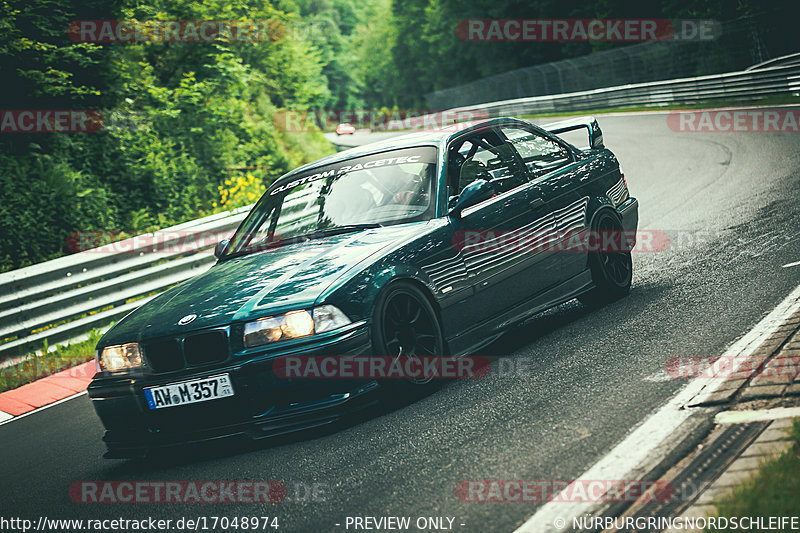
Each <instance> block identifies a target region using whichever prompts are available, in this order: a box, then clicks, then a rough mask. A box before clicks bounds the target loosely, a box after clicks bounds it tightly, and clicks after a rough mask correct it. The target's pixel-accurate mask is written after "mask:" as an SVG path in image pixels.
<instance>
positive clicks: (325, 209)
mask: <svg viewBox="0 0 800 533" xmlns="http://www.w3.org/2000/svg"><path fill="white" fill-rule="evenodd" d="M436 154H437V150H436V148H434V147H419V148H410V149H402V150H392V151H387V152H382V153H379V154H373V155H370V156H364V157H358V158H353V159H347V160H344V161H339V162H337V163H333V164H330V165H326V166H323V167H316V168H314V169H311V170H309V171H307V172H304V173H300V174H297V175H296V176H293V177H292V178H291V179H289V180H288V181H287V180H282V181H280V182H278V183H277V184H275V185H273V186H272V187H270V188H269V189H268V190H267V192H266V193H265V194H264V196H262V198H261V199H260V200H259V201H258V203H257V204H256V206H255V207H254V208H253V210H252V211H251V212H250V214H249V215H248V216H247V218H246V219H245V220H244V222H243V223H242V224H241V226H240V227H239V229H238V230H237V231H236V234H235V235H234V236H233V238H232V239H231V243H230V245H228V246H227V248H226V252H225V255H226V256H230V255H241V254H245V253H249V252H253V251H258V250H262V249H265V248H270V247H272V246H278V245H280V244H285V243H288V242H295V241H297V240H302V239H305V238H314V237H319V236H324V235H329V234H332V233H342V232H346V231H355V230H358V229H363V228H367V227H377V226H387V225H392V224H400V223H404V222H416V221H421V220H428V219H430V218H432V216H433V213H434V207H435V206H434V204H435V202H434V199H435V190H434V189H435V183H436V180H435V176H436Z"/></svg>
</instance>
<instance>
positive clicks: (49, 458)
mask: <svg viewBox="0 0 800 533" xmlns="http://www.w3.org/2000/svg"><path fill="white" fill-rule="evenodd" d="M600 124H601V126H602V128H603V131H604V137H605V143H606V145H607V146H608V147H609V148H611V149H612V150H613V151H614V152H615V153H616V154H617V156H618V157H619V159H620V161H621V163H622V166H623V169H624V172H625V175H626V178H627V181H628V184H629V187H630V189H631V192H632V194H633V195H634V196H636V197H638V199H639V202H640V224H639V227H640V228H642V229H649V230H665V231H669V232H671V235H672V237H673V240H672V242H671V246H670V247H669V248H668V249H667V250H666V251H662V252H658V253H637V254H635V255H634V269H635V271H634V282H633V289H632V291H631V294H630V296H629V297H627V298H625V299H624V300H622V301H620V302H617V303H614V304H612V305H610V306H607V307H605V308H603V309H601V310H597V311H590V310H587V309H586V308H584V307H583V306H581V305H580V304H579V303H577V302H570V303H567V304H565V305H562V306H560V307H558V308H556V309H554V310H551V311H549V312H547V313H544V314H542V315H540V316H538V317H536V318H535V319H534V320H532V321H531V322H530V323H529V324H527V325H525V326H522V327H519V328H517V329H516V330H514V331H512V332H510V333H508V334H507V335H506V336H505V337H503V338H502V339H501V340H499V341H497V342H496V343H494V344H493V345H492V346H490V347H489V348H487V349H485V350H484V352H483V353H485V354H486V355H507V356H510V357H511V358H512V360H513V361H516V362H518V363H519V362H523V363H527V368H529V369H531V371H530V372H527V373H524V374H523V375H516V376H506V377H501V376H492V377H489V378H484V379H472V380H459V381H454V382H449V383H447V384H446V385H445V386H444V387H443V388H441V389H440V390H438V391H436V392H434V393H433V394H430V395H428V396H426V397H424V398H419V399H415V400H409V401H406V402H403V401H401V402H396V401H395V402H393V403H390V402H388V401H387V402H385V404H384V405H382V406H381V407H380V408H379V409H377V410H376V411H375V412H370V413H367V414H366V415H364V416H361V417H359V419H357V420H355V421H353V423H349V424H342V425H339V426H337V427H335V428H331V429H329V430H327V431H325V432H317V433H313V434H304V435H299V436H296V437H293V438H291V439H286V440H281V441H273V442H268V443H257V444H249V443H243V444H239V443H228V442H226V443H221V444H218V445H213V446H203V447H199V448H191V449H189V450H185V451H183V452H181V453H178V454H166V455H161V456H158V457H155V458H152V459H147V460H135V461H117V460H114V461H108V460H103V459H101V455H102V453H103V451H104V446H103V444H102V443H101V441H100V437H101V435H102V428H101V425H100V423H99V421H98V420H97V419H96V418H95V415H94V412H93V409H92V408H91V405H90V402H89V400H88V398H87V397H86V396H85V395H84V396H80V397H78V398H76V399H73V400H70V401H67V402H64V403H62V404H59V405H56V406H53V407H51V408H49V409H45V410H43V411H41V412H37V413H34V414H33V415H31V416H27V417H24V418H20V419H18V420H15V421H12V422H10V423H7V424H5V425H2V426H0V479H2V481H1V482H0V517H21V518H27V519H30V520H33V521H34V522H35V521H36V520H37V519H38V517H40V516H47V517H48V518H64V519H66V518H91V519H99V518H120V517H122V518H133V519H141V518H145V517H148V516H152V517H155V518H163V519H167V518H172V519H178V518H180V517H189V518H192V517H198V516H226V517H231V518H232V517H234V516H270V517H272V516H276V517H278V519H279V523H280V529H279V530H278V531H319V532H325V531H346V529H345V523H346V522H345V520H346V517H347V516H410V517H412V524H413V522H414V520H416V518H417V517H429V516H431V517H436V516H447V517H455V520H454V522H453V528H454V530H456V531H465V532H466V531H468V532H473V531H474V532H483V531H512V530H513V529H515V528H516V527H518V526H519V525H520V524H522V523H523V522H524V521H525V520H526V519H527V518H528V517H529V516H531V515H532V514H533V513H534V512H535V510H536V509H537V507H538V506H539V505H541V504H539V503H524V504H523V503H466V502H463V501H461V500H459V498H458V497H457V496H456V490H455V489H456V486H457V485H458V483H459V482H461V481H462V480H480V479H536V480H569V479H574V478H576V477H578V476H580V475H581V474H582V473H583V472H584V471H585V470H586V469H587V468H589V467H590V466H591V465H592V464H594V463H595V462H596V461H597V460H598V459H600V458H601V457H602V456H603V455H604V454H605V453H606V452H607V451H608V450H610V449H611V448H613V447H614V445H615V444H616V443H618V442H619V441H621V440H622V439H623V438H624V437H625V436H626V434H628V433H629V432H630V431H631V430H632V429H633V428H634V427H636V426H637V425H638V424H639V423H640V422H642V421H643V420H644V419H646V418H647V416H648V415H649V414H651V413H652V412H653V411H654V410H656V409H657V408H658V407H659V406H661V405H662V404H664V403H665V402H666V401H667V400H668V399H669V398H670V397H671V396H673V395H674V394H675V393H676V391H677V390H678V389H679V388H681V387H682V386H683V385H685V382H684V381H680V380H668V381H659V380H655V381H653V380H650V379H646V378H648V377H650V376H653V375H658V374H659V373H662V374H663V372H662V371H663V370H664V368H665V364H666V362H667V360H668V359H669V358H671V357H676V356H685V355H718V354H721V353H722V352H723V351H724V350H725V348H726V347H727V346H728V345H730V344H731V343H732V342H733V341H734V340H735V339H736V338H737V337H740V336H741V335H743V334H744V333H745V332H746V331H747V330H748V329H749V328H751V327H752V326H753V325H754V324H756V323H757V322H758V321H759V319H760V318H761V317H762V316H763V315H764V314H766V313H767V312H768V311H770V310H771V309H772V308H773V307H774V306H775V305H777V304H778V303H779V302H780V301H781V300H782V299H783V298H784V297H785V296H786V295H787V294H788V293H789V292H791V291H792V290H793V289H794V288H795V287H796V286H797V285H798V284H800V266H790V267H784V266H783V265H788V264H791V263H794V262H797V261H800V239H798V236H799V235H800V211H799V210H798V209H797V206H798V198H800V134H798V133H682V132H676V131H672V130H670V129H669V128H668V126H667V117H666V115H663V114H648V115H630V116H606V117H600ZM84 480H168V481H173V480H275V481H281V482H283V483H284V484H285V485H286V486H287V487H288V489H289V494H288V497H287V499H286V500H284V501H283V502H281V503H277V504H180V505H178V504H169V505H167V504H136V505H130V504H76V503H73V502H72V501H71V499H70V497H69V494H68V489H69V487H70V485H71V484H72V483H74V482H76V481H84ZM314 483H317V484H319V485H318V487H323V488H324V490H322V492H321V493H320V494H318V495H317V498H310V497H303V496H304V495H305V493H306V491H305V489H302V488H301V490H299V491H298V490H296V488H297V487H305V486H307V485H312V484H314ZM298 492H299V493H300V494H299V496H300V497H298V494H297V493H298ZM446 523H447V522H446V521H445V524H446ZM335 524H341V525H340V526H336V525H335ZM461 524H464V525H463V526H462V525H461ZM350 530H351V531H352V530H353V529H352V527H351V528H350Z"/></svg>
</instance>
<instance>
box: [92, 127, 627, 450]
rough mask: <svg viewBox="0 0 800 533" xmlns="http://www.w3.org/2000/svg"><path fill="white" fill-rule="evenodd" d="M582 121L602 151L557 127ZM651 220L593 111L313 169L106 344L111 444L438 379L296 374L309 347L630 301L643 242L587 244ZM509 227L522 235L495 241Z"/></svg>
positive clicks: (104, 405)
mask: <svg viewBox="0 0 800 533" xmlns="http://www.w3.org/2000/svg"><path fill="white" fill-rule="evenodd" d="M583 128H585V129H587V131H588V133H589V145H590V148H588V149H585V150H581V149H578V148H576V147H574V146H572V145H571V144H569V143H567V142H565V141H564V140H562V139H561V138H560V137H558V134H560V133H563V132H566V131H571V130H575V129H583ZM637 224H638V202H637V201H636V199H635V198H632V197H630V196H629V194H628V188H627V183H626V181H625V178H624V176H623V174H622V173H621V171H620V166H619V163H618V162H617V159H616V158H615V157H614V155H613V154H612V153H611V151H610V150H608V149H606V148H604V147H603V142H602V133H601V131H600V128H599V126H598V124H597V122H596V121H595V120H594V119H593V118H591V117H588V118H583V119H576V120H571V121H567V122H564V123H559V124H556V125H552V126H550V127H545V128H539V127H537V126H534V125H532V124H531V123H529V122H526V121H523V120H518V119H514V118H497V119H490V120H486V121H483V122H480V123H476V124H473V125H472V126H469V127H467V128H463V126H462V127H448V128H443V129H441V130H438V131H429V132H419V133H413V134H410V135H405V136H402V137H395V138H393V139H388V140H385V141H382V142H379V143H374V144H370V145H366V146H361V147H358V148H354V149H351V150H347V151H345V152H341V153H338V154H335V155H332V156H329V157H326V158H324V159H321V160H319V161H316V162H314V163H310V164H307V165H305V166H303V167H300V168H298V169H296V170H294V171H292V172H290V173H288V174H286V175H285V176H283V177H281V178H279V179H278V180H276V181H275V182H274V183H273V184H272V185H271V186H270V187H269V189H268V190H267V191H266V192H265V193H264V195H263V196H262V197H261V199H260V200H259V201H258V203H256V205H255V206H254V207H253V209H252V211H251V212H250V213H249V214H248V216H247V217H246V218H245V220H244V221H243V222H242V223H241V225H240V226H239V228H238V229H237V231H236V233H235V234H234V235H233V236H232V238H231V239H230V241H228V240H223V241H221V242H220V243H219V244H218V246H217V249H216V251H215V254H216V255H217V258H218V261H217V263H216V264H215V265H214V266H213V267H211V268H210V269H209V270H208V271H206V272H205V273H203V274H200V275H199V276H197V277H195V278H193V279H191V280H189V281H186V282H184V283H182V284H180V285H178V286H176V287H174V288H172V289H170V290H168V291H166V292H165V293H163V294H161V295H159V296H158V297H156V298H154V299H152V300H151V301H149V302H147V303H145V304H144V305H142V306H141V307H139V308H138V309H137V310H135V311H134V312H132V313H131V314H129V315H128V316H126V317H125V318H124V319H122V320H121V321H119V322H118V323H117V324H116V325H115V326H114V327H113V328H111V329H110V330H109V331H108V332H107V333H106V334H105V335H104V336H103V337H102V339H101V340H100V341H99V343H98V345H97V350H96V354H97V355H96V359H97V368H98V373H97V375H96V376H95V378H94V380H93V381H92V383H91V385H90V386H89V396H90V398H91V399H92V402H93V404H94V407H95V409H96V411H97V414H98V415H99V416H100V419H101V420H102V422H103V424H104V425H105V427H106V430H107V431H106V434H105V436H104V441H105V442H106V444H107V446H108V453H107V454H106V456H107V457H130V456H136V455H140V454H142V453H144V452H146V451H147V450H149V449H153V448H158V447H163V446H170V445H176V444H181V443H185V442H192V441H203V440H210V439H216V438H219V437H221V436H228V435H240V434H243V435H247V436H249V437H252V438H260V437H267V436H273V435H279V434H283V433H287V432H290V431H295V430H301V429H304V428H311V427H317V426H320V425H323V424H326V423H329V422H332V421H334V420H337V419H338V418H340V417H341V416H342V415H344V414H346V413H349V412H352V411H354V410H358V409H360V408H361V407H363V406H365V405H368V404H370V403H371V402H373V401H374V395H373V391H375V390H376V389H379V388H381V387H384V386H389V387H391V386H395V387H397V388H398V389H400V390H407V389H414V388H418V387H425V386H426V385H427V384H428V383H429V380H426V379H422V380H393V381H383V380H374V379H329V380H302V379H285V378H283V377H281V376H279V375H278V373H277V372H276V365H278V364H279V363H280V361H281V360H282V359H284V358H287V357H289V356H294V355H298V354H299V355H302V356H305V357H315V356H326V355H331V354H333V355H337V356H349V355H365V354H366V355H367V356H376V357H377V356H380V357H389V358H396V359H402V358H413V357H422V356H433V357H439V356H445V355H446V356H453V357H456V356H462V355H465V354H470V353H472V352H474V351H475V350H477V349H479V348H480V347H482V346H485V345H487V344H488V343H490V342H492V341H493V340H495V339H496V338H498V337H499V336H500V335H501V334H502V333H503V332H504V331H506V330H507V329H508V328H509V327H512V326H513V325H515V324H520V323H521V322H523V321H525V320H526V319H528V318H530V317H531V316H532V315H534V314H535V313H538V312H540V311H542V310H544V309H547V308H550V307H553V306H555V305H558V304H560V303H563V302H565V301H567V300H570V299H572V298H576V297H578V298H580V299H581V300H582V301H584V302H588V303H591V304H599V303H602V302H605V301H608V300H612V299H616V298H619V297H621V296H623V295H625V294H627V292H628V291H629V288H630V285H631V277H632V263H631V254H630V248H629V247H621V248H620V247H617V248H613V247H612V248H608V247H601V248H599V249H598V248H594V249H592V248H591V247H582V246H577V247H574V246H573V244H574V243H573V244H571V242H572V240H573V239H574V238H575V236H576V235H579V236H586V235H590V234H591V233H592V232H604V233H605V234H614V235H618V234H625V235H630V234H631V233H633V231H634V230H635V229H636V227H637ZM498 235H512V236H513V237H514V239H513V240H512V241H511V245H509V242H508V241H507V240H505V241H502V243H501V244H499V245H498V242H500V241H499V240H498V238H497V237H498ZM626 238H628V237H626ZM568 240H569V241H570V242H567V241H568ZM521 243H524V244H521ZM627 244H628V245H632V242H628V243H627ZM571 246H572V248H570V247H571Z"/></svg>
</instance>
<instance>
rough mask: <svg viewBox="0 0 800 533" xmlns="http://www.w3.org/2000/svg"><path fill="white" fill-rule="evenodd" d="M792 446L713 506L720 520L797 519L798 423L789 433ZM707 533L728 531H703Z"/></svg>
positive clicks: (799, 484) (799, 421)
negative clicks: (746, 517) (774, 517)
mask: <svg viewBox="0 0 800 533" xmlns="http://www.w3.org/2000/svg"><path fill="white" fill-rule="evenodd" d="M791 437H792V440H793V441H794V446H793V447H792V448H790V449H789V450H788V451H787V452H786V453H784V454H783V455H782V456H780V457H779V458H777V459H775V460H772V461H768V462H766V463H764V464H763V465H762V466H761V468H760V469H759V470H758V473H757V474H756V475H754V476H753V477H752V478H751V479H750V480H748V481H747V482H745V483H744V484H743V485H741V486H739V487H737V488H736V489H735V490H734V492H733V493H732V494H731V495H729V496H728V497H727V498H725V499H723V500H722V501H720V502H718V503H717V504H716V506H717V510H718V512H719V516H723V517H726V518H731V517H742V516H764V517H769V516H796V515H797V510H798V502H800V419H795V420H794V425H793V427H792V431H791ZM706 531H727V530H722V529H713V530H711V529H706Z"/></svg>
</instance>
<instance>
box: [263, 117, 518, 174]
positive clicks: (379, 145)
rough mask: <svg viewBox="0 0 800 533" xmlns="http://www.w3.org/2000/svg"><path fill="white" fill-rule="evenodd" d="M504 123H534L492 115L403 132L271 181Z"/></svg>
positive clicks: (440, 142) (436, 142)
mask: <svg viewBox="0 0 800 533" xmlns="http://www.w3.org/2000/svg"><path fill="white" fill-rule="evenodd" d="M504 123H516V124H524V125H526V126H531V123H530V122H526V121H524V120H520V119H517V118H513V117H499V118H492V119H486V120H480V121H474V122H463V123H460V124H453V125H450V126H446V127H444V128H437V129H432V130H425V131H418V132H414V133H407V134H404V135H402V134H401V135H398V136H396V137H390V138H388V139H382V140H380V141H375V142H372V143H369V144H364V145H362V146H356V147H354V148H349V149H347V150H343V151H341V152H337V153H335V154H331V155H329V156H326V157H323V158H322V159H317V160H316V161H313V162H311V163H307V164H305V165H303V166H301V167H298V168H296V169H294V170H292V171H291V172H288V173H286V174H284V175H283V176H281V177H280V178H278V179H276V180H275V181H274V182H273V184H272V185H270V187H272V186H273V185H275V184H278V183H280V182H283V181H285V180H287V179H289V178H291V177H292V176H294V175H296V174H299V173H302V172H306V171H308V170H311V169H314V168H317V167H322V166H325V165H329V164H331V163H338V162H341V161H345V160H347V159H352V158H355V157H361V156H365V155H371V154H376V153H380V152H385V151H388V150H396V149H400V148H415V147H418V146H439V145H440V144H442V143H443V142H447V141H449V140H450V139H451V138H453V137H456V136H457V135H460V134H462V133H467V132H471V131H475V130H478V129H481V128H484V127H488V126H496V125H498V124H504Z"/></svg>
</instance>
